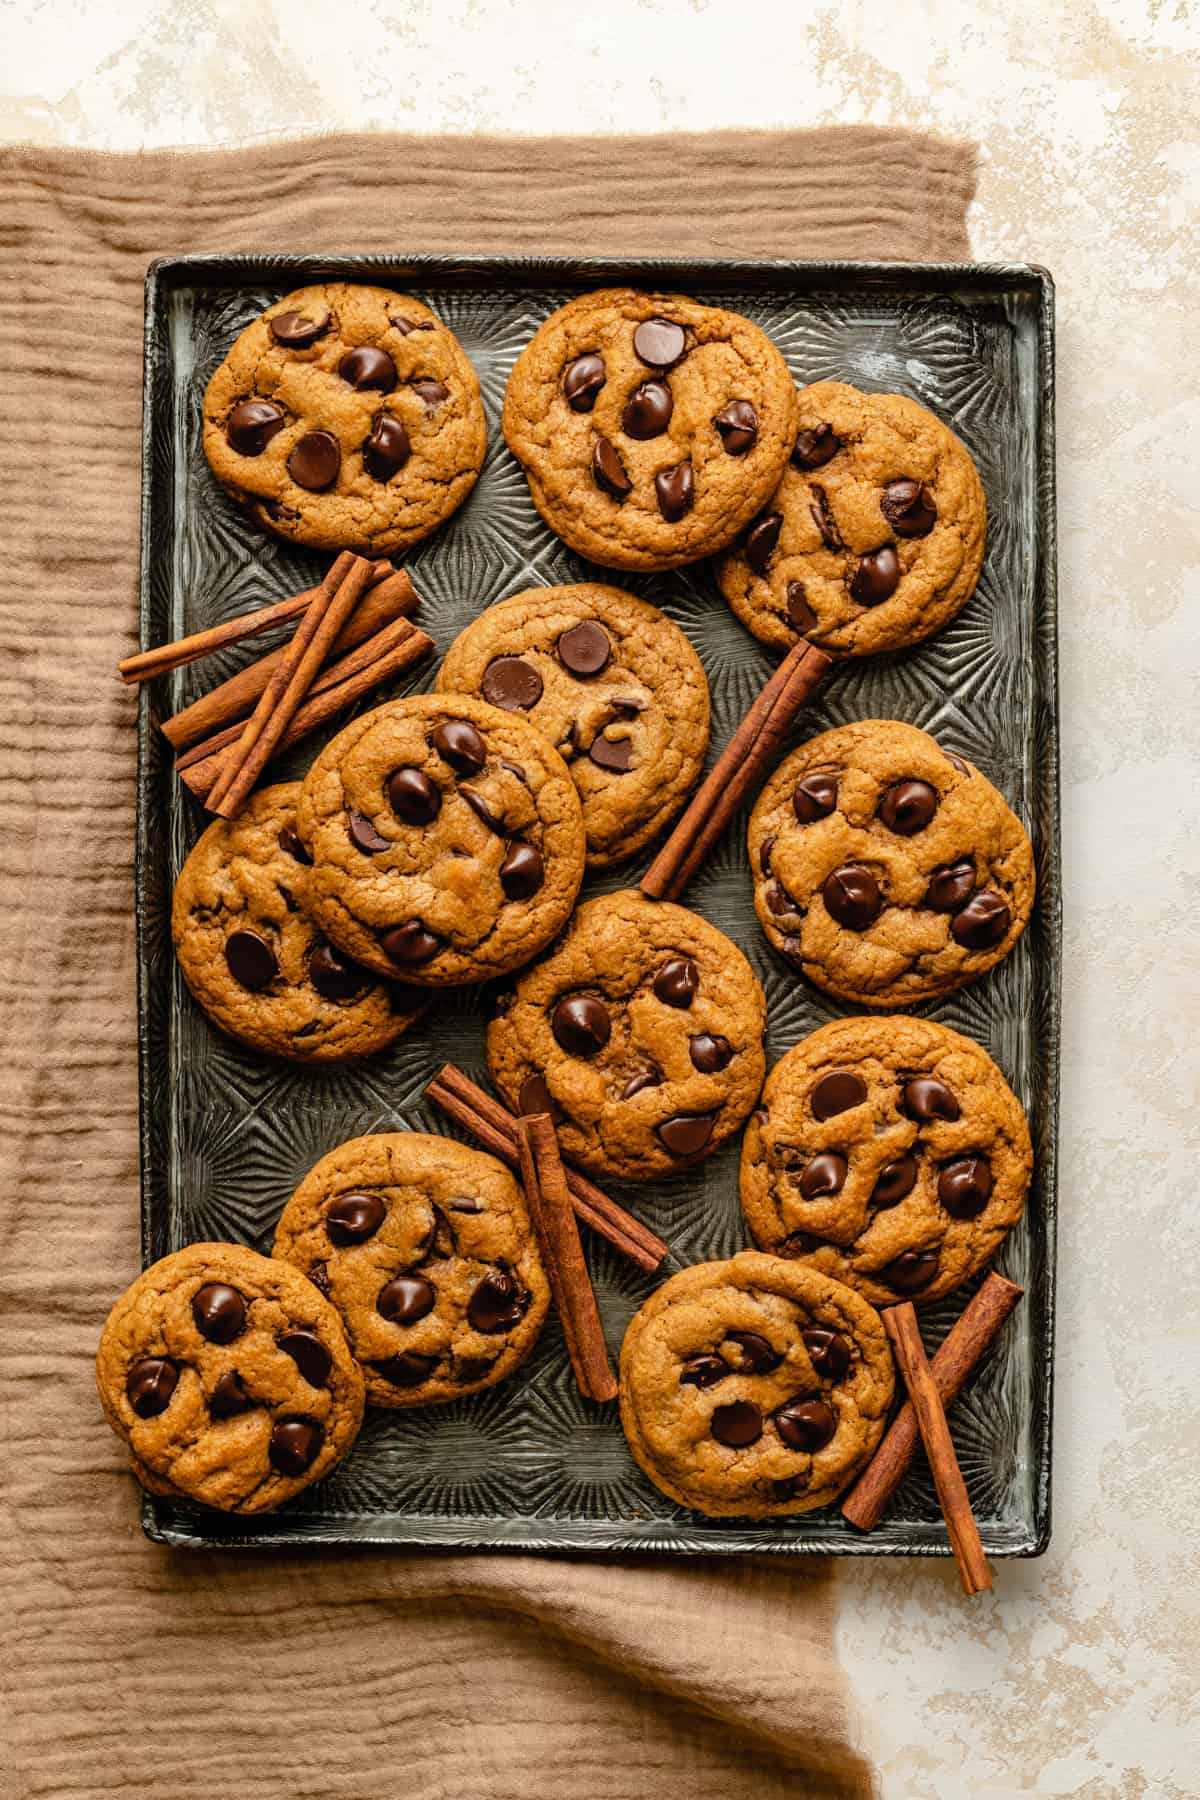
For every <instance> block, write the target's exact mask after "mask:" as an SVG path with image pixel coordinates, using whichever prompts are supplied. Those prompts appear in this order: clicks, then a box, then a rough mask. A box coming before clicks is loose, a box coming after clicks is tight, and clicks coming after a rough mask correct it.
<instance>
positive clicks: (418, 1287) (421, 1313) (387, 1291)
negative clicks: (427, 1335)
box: [375, 1275, 437, 1325]
mask: <svg viewBox="0 0 1200 1800" xmlns="http://www.w3.org/2000/svg"><path fill="white" fill-rule="evenodd" d="M436 1305H437V1289H436V1288H435V1287H434V1285H433V1283H432V1281H426V1279H425V1277H424V1276H423V1275H397V1276H396V1278H395V1280H394V1281H389V1282H388V1283H387V1285H386V1287H383V1288H381V1289H380V1290H379V1298H378V1300H376V1302H375V1306H376V1309H377V1311H378V1312H379V1313H380V1314H381V1315H382V1316H383V1317H384V1318H385V1319H389V1320H390V1321H391V1323H392V1324H393V1325H415V1324H416V1323H417V1320H418V1319H423V1318H424V1317H425V1315H426V1313H431V1312H432V1311H433V1309H434V1307H435V1306H436Z"/></svg>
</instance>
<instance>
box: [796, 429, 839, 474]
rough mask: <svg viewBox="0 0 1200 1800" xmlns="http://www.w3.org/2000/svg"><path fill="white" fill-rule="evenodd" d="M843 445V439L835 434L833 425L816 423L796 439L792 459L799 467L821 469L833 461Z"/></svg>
mask: <svg viewBox="0 0 1200 1800" xmlns="http://www.w3.org/2000/svg"><path fill="white" fill-rule="evenodd" d="M841 447H842V440H841V438H840V437H837V436H835V434H834V430H833V426H832V425H814V426H813V429H812V430H811V431H802V432H801V433H800V435H799V437H798V438H797V439H796V447H795V449H794V450H793V451H792V461H793V462H794V463H795V465H796V467H797V468H798V469H821V468H824V466H825V464H826V463H827V462H832V460H833V458H834V457H835V456H836V455H837V453H838V451H839V450H840V449H841Z"/></svg>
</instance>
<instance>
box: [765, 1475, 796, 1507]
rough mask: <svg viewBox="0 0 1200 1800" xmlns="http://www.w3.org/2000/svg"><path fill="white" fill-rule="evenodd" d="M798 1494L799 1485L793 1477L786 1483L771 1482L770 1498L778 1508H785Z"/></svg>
mask: <svg viewBox="0 0 1200 1800" xmlns="http://www.w3.org/2000/svg"><path fill="white" fill-rule="evenodd" d="M799 1492H800V1487H799V1483H798V1482H797V1481H796V1479H795V1477H794V1476H792V1477H790V1478H789V1479H788V1480H786V1481H772V1483H771V1498H772V1500H774V1501H777V1502H778V1504H779V1505H780V1506H786V1505H787V1503H788V1501H789V1500H794V1499H795V1498H796V1495H797V1494H798V1493H799Z"/></svg>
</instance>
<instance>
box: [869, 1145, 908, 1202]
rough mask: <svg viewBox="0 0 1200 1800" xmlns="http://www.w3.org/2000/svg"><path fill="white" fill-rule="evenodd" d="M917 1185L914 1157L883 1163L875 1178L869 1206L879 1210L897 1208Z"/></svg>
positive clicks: (904, 1157)
mask: <svg viewBox="0 0 1200 1800" xmlns="http://www.w3.org/2000/svg"><path fill="white" fill-rule="evenodd" d="M916 1184H917V1159H916V1157H915V1156H909V1155H907V1154H905V1155H904V1156H897V1157H896V1158H895V1159H894V1161H892V1162H889V1163H884V1165H883V1167H882V1169H880V1171H879V1174H878V1175H877V1176H876V1178H875V1186H874V1187H873V1188H872V1190H871V1205H872V1206H878V1207H880V1208H881V1209H882V1208H884V1207H888V1206H898V1205H899V1204H900V1202H901V1200H903V1199H904V1196H905V1195H906V1194H911V1193H912V1191H913V1188H914V1187H915V1186H916Z"/></svg>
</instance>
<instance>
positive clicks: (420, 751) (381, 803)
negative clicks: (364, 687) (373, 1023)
mask: <svg viewBox="0 0 1200 1800" xmlns="http://www.w3.org/2000/svg"><path fill="white" fill-rule="evenodd" d="M297 826H298V830H299V833H300V836H301V838H302V839H303V841H304V844H305V846H306V848H307V850H308V852H309V854H310V855H311V856H312V858H313V862H314V865H315V866H314V868H313V871H312V878H311V882H310V887H309V905H310V907H311V909H312V913H313V916H314V918H315V919H316V920H317V923H318V924H319V925H320V927H321V929H322V930H323V931H324V932H325V933H326V935H327V936H328V937H329V938H330V940H331V941H332V942H333V943H335V944H337V945H338V946H339V947H340V948H341V949H342V950H344V951H345V953H346V954H347V955H348V956H352V957H353V958H354V959H355V961H357V962H360V963H362V964H363V965H364V966H365V967H366V968H369V969H374V970H376V971H377V972H378V973H379V974H381V975H392V976H400V975H404V976H407V977H408V979H410V980H412V981H418V982H421V983H422V984H424V985H426V986H433V987H444V986H455V985H461V984H462V983H464V982H469V981H486V980H489V979H490V978H491V977H492V976H494V975H503V974H505V973H506V972H507V971H509V970H510V969H516V968H519V967H520V966H521V964H522V963H527V962H529V961H530V959H531V958H532V957H534V956H536V955H537V953H538V951H539V950H542V949H544V948H545V946H546V945H547V944H548V943H549V941H550V939H551V938H552V937H554V936H555V934H556V933H557V932H558V931H559V930H561V928H562V926H563V925H564V924H565V922H566V919H567V916H568V914H569V913H570V911H571V908H572V906H573V905H574V904H575V895H576V893H577V892H578V890H579V883H580V881H581V879H582V877H583V857H584V835H583V816H582V813H581V812H580V807H579V796H578V794H577V793H576V792H575V786H574V783H573V782H572V780H571V776H570V773H569V771H568V769H567V766H566V764H565V763H564V762H563V759H562V757H561V756H560V755H559V754H558V751H557V750H556V749H555V748H554V746H553V745H552V744H551V742H550V740H549V739H548V738H546V737H544V736H543V735H542V733H541V732H540V731H538V730H537V729H536V728H535V727H534V726H532V725H530V724H529V723H528V722H527V721H526V720H525V719H523V718H521V717H520V715H519V714H516V713H512V712H503V711H501V709H500V708H499V707H496V706H489V705H488V704H487V703H486V701H483V700H475V699H471V698H469V697H467V696H460V695H455V694H444V695H438V694H418V695H415V696H414V697H413V698H411V699H409V700H394V701H392V702H390V704H388V705H387V706H380V707H377V708H376V709H375V711H374V712H369V713H364V715H363V716H362V717H361V718H359V719H355V720H354V722H353V723H352V724H350V725H347V726H346V727H345V729H344V730H343V731H340V732H339V733H338V735H337V736H336V737H335V738H334V739H333V740H332V741H331V742H330V743H329V744H327V745H326V746H325V748H324V750H322V752H321V754H320V755H319V756H318V757H317V760H316V761H315V762H314V763H313V765H312V767H311V768H310V770H309V771H308V774H307V775H306V776H305V778H304V782H303V784H302V787H301V793H300V803H299V808H298V813H297Z"/></svg>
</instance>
